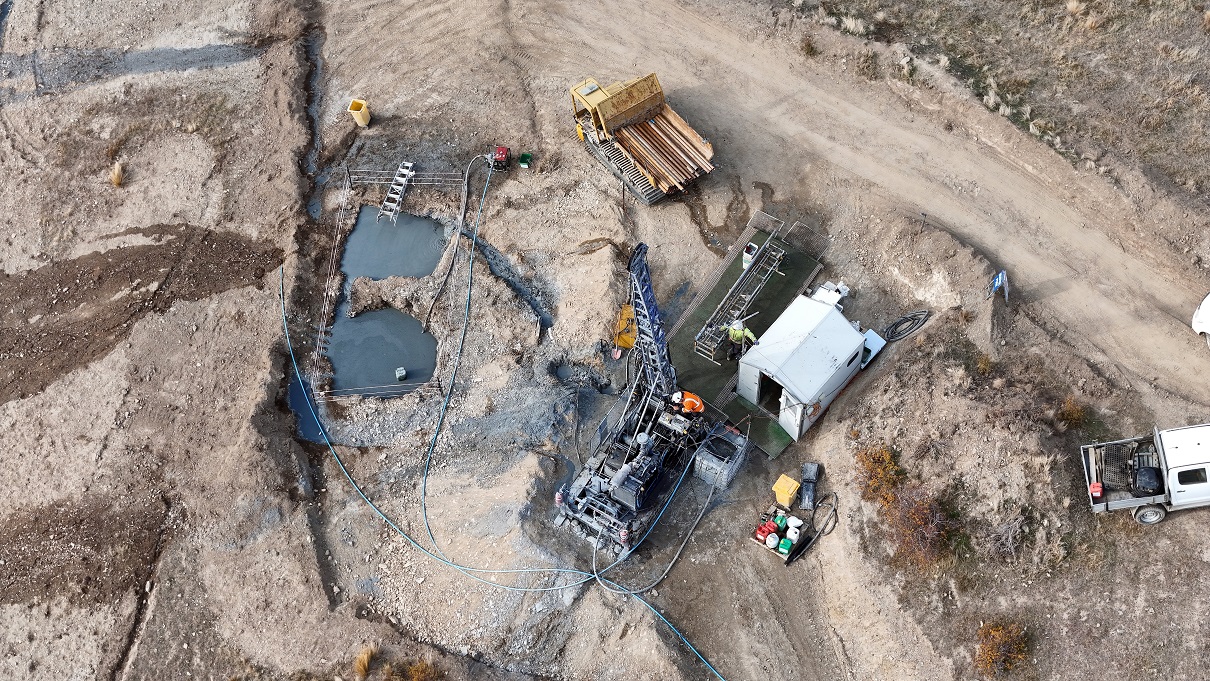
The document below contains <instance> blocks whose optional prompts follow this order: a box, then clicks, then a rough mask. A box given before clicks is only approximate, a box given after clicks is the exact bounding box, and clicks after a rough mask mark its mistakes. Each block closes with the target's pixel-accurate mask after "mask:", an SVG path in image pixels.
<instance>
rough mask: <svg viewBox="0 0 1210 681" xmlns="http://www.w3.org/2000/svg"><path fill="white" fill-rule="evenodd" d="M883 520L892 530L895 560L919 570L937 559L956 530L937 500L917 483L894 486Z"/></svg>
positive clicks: (943, 553) (944, 550)
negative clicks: (914, 484) (906, 485)
mask: <svg viewBox="0 0 1210 681" xmlns="http://www.w3.org/2000/svg"><path fill="white" fill-rule="evenodd" d="M883 519H884V520H885V521H886V523H887V525H888V526H890V528H891V530H892V532H894V535H895V558H896V559H897V561H900V562H902V563H905V564H907V565H910V566H912V567H915V568H918V569H921V570H923V569H925V568H928V567H929V566H932V565H935V564H936V563H937V562H938V561H940V560H941V558H942V557H943V556H944V555H945V553H946V549H947V547H948V545H949V539H950V535H951V534H952V533H953V532H954V530H955V529H956V523H955V522H954V521H953V520H951V519H950V518H948V517H946V514H945V511H944V509H942V508H941V502H940V501H939V500H938V499H937V498H935V497H933V496H931V495H930V494H928V492H926V491H925V490H924V488H922V487H919V486H909V487H899V488H897V489H894V490H893V491H892V494H891V502H890V504H889V505H888V506H887V507H885V513H884V518H883Z"/></svg>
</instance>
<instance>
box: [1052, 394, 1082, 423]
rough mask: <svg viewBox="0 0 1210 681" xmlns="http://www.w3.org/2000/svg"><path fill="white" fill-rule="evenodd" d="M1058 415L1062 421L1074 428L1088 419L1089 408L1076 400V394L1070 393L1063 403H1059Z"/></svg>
mask: <svg viewBox="0 0 1210 681" xmlns="http://www.w3.org/2000/svg"><path fill="white" fill-rule="evenodd" d="M1058 416H1059V419H1060V420H1061V421H1063V422H1065V423H1066V424H1067V425H1068V426H1071V427H1073V428H1079V427H1080V426H1083V425H1084V423H1085V421H1087V420H1088V412H1087V410H1086V409H1084V405H1082V404H1080V403H1079V401H1078V400H1076V398H1075V395H1068V396H1067V397H1066V398H1064V400H1063V404H1061V405H1059V413H1058Z"/></svg>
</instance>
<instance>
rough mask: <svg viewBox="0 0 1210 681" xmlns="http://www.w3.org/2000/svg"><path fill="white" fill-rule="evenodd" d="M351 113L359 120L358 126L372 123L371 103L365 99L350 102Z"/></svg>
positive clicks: (366, 125) (354, 118) (363, 126)
mask: <svg viewBox="0 0 1210 681" xmlns="http://www.w3.org/2000/svg"><path fill="white" fill-rule="evenodd" d="M349 113H350V114H352V116H353V120H355V121H357V126H358V127H361V128H365V127H368V126H369V125H370V105H369V104H367V103H366V100H364V99H354V100H353V101H351V102H349Z"/></svg>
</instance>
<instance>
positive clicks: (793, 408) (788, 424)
mask: <svg viewBox="0 0 1210 681" xmlns="http://www.w3.org/2000/svg"><path fill="white" fill-rule="evenodd" d="M802 407H803V405H802V404H801V403H799V402H798V400H795V399H794V398H793V397H791V396H790V391H789V390H782V391H781V410H780V413H779V414H778V418H777V423H778V425H780V426H781V427H782V429H783V430H785V431H786V432H787V433H789V435H790V437H792V438H794V439H795V440H797V439H798V436H800V435H802V432H803V427H802Z"/></svg>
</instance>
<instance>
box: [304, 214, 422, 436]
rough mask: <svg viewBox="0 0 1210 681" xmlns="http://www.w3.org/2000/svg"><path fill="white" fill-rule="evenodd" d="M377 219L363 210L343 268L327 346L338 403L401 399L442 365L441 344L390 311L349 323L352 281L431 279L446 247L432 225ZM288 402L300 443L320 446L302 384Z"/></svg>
mask: <svg viewBox="0 0 1210 681" xmlns="http://www.w3.org/2000/svg"><path fill="white" fill-rule="evenodd" d="M377 217H378V208H377V207H376V206H363V207H362V208H361V210H360V211H359V212H358V214H357V223H356V224H355V225H354V227H353V231H352V232H350V233H349V237H348V239H347V240H346V242H345V248H344V254H343V255H342V256H341V260H340V269H341V272H343V273H344V280H345V283H344V289H343V290H342V291H341V294H340V300H339V303H338V305H337V308H336V314H335V318H334V320H333V324H332V329H331V331H330V333H329V340H328V345H327V356H328V360H329V361H331V362H332V370H333V374H334V375H333V378H332V394H333V395H372V396H377V397H396V396H398V395H403V394H406V393H408V392H411V390H414V389H415V388H416V387H417V386H419V385H421V384H422V383H425V382H427V381H428V380H429V379H430V378H432V377H433V371H434V369H435V367H436V363H437V339H435V338H434V337H433V336H432V335H430V334H427V333H425V332H424V331H423V329H422V328H421V324H420V322H419V321H418V320H417V319H415V318H414V317H411V316H409V315H406V314H404V313H402V312H400V311H399V310H396V309H394V308H389V307H388V308H383V309H379V310H371V311H369V312H363V313H361V314H359V315H357V316H356V317H349V316H348V310H349V291H350V290H351V288H352V285H353V280H355V279H357V278H358V277H367V278H370V279H385V278H387V277H423V276H427V275H429V274H432V273H433V270H434V269H435V268H436V267H437V262H438V261H439V260H440V259H441V252H442V249H443V248H444V246H445V243H446V240H445V237H444V235H443V230H442V227H441V225H440V224H438V223H437V222H436V221H435V220H430V219H428V218H420V217H416V216H414V215H407V214H403V213H401V214H400V215H399V221H398V223H392V222H391V221H390V220H385V219H384V220H382V221H377ZM398 367H403V368H405V369H407V378H406V379H405V380H402V381H399V380H396V379H395V369H396V368H398ZM289 401H290V407H291V409H293V410H294V412H295V414H296V415H297V416H298V423H299V435H301V436H302V437H304V438H306V439H308V440H312V441H316V440H321V439H322V438H321V437H320V434H319V429H318V427H317V426H316V424H315V420H314V419H313V418H312V416H311V413H310V411H309V410H308V409H307V405H306V403H305V402H304V392H303V390H302V384H301V383H300V382H299V381H298V378H297V377H295V379H294V380H293V381H292V382H291V385H290V394H289Z"/></svg>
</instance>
